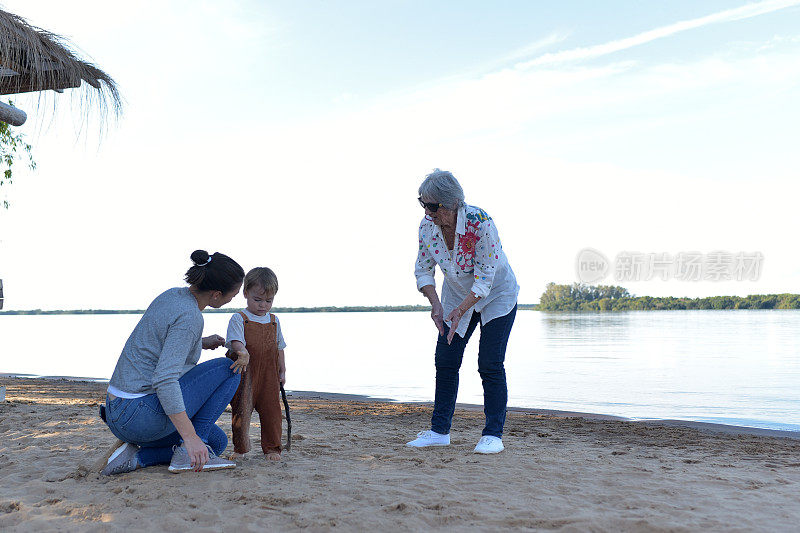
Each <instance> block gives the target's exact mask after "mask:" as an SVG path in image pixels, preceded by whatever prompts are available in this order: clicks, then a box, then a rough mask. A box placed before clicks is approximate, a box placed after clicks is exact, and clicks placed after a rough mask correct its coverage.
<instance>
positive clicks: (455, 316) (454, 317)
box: [447, 307, 465, 344]
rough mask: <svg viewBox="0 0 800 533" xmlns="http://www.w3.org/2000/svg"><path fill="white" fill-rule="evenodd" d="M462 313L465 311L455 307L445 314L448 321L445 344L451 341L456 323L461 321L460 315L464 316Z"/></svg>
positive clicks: (456, 327) (456, 326)
mask: <svg viewBox="0 0 800 533" xmlns="http://www.w3.org/2000/svg"><path fill="white" fill-rule="evenodd" d="M464 313H465V311H463V310H462V309H461V308H460V307H456V308H455V309H453V310H452V311H450V314H449V315H447V321H448V322H450V333H448V334H447V344H450V343H451V342H453V336H454V335H455V334H456V330H457V329H458V323H459V322H460V321H461V317H462V316H464Z"/></svg>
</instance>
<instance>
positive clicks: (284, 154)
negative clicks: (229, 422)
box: [0, 0, 800, 309]
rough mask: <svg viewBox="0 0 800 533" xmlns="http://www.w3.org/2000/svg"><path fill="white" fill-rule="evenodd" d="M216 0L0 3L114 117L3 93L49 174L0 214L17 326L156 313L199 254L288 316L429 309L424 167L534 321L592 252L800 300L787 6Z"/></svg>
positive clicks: (70, 98)
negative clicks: (99, 75)
mask: <svg viewBox="0 0 800 533" xmlns="http://www.w3.org/2000/svg"><path fill="white" fill-rule="evenodd" d="M222 4H223V3H221V2H211V1H202V0H201V1H198V0H192V1H188V0H185V1H184V0H162V1H158V2H156V1H150V0H143V1H140V2H129V3H125V4H124V5H122V4H121V5H119V6H117V5H116V4H109V3H108V2H100V1H95V0H86V1H79V2H77V3H75V2H72V3H64V2H60V1H51V0H37V1H36V2H31V1H30V0H13V1H11V0H5V1H3V0H0V5H2V6H3V7H2V8H3V9H5V10H7V11H11V12H13V13H16V14H18V15H21V16H23V17H26V18H27V19H28V20H29V22H30V23H32V24H33V25H36V26H39V27H42V28H46V29H47V30H50V31H53V32H56V33H58V34H61V35H63V36H64V37H66V38H67V39H68V40H69V41H70V42H71V43H72V44H73V45H74V47H75V49H76V50H77V51H78V52H79V54H81V55H82V57H84V58H86V59H88V60H90V61H93V62H95V63H96V64H97V65H99V66H100V67H101V68H103V69H104V70H105V71H106V72H108V73H109V74H110V75H111V76H112V77H113V78H114V79H115V80H116V81H117V82H118V84H119V88H120V91H121V92H122V95H123V98H124V103H125V105H124V110H123V113H122V115H121V116H120V118H119V119H116V120H115V119H113V118H112V119H110V120H108V121H107V123H105V125H104V126H103V125H102V124H103V123H102V122H101V121H100V120H99V117H97V116H94V115H93V116H92V117H90V118H89V119H83V118H82V115H81V113H80V105H79V102H80V92H78V91H75V90H71V91H70V90H68V91H66V92H65V93H64V94H55V93H50V94H49V95H46V96H45V97H44V99H43V100H40V99H38V97H36V96H23V95H20V96H16V97H14V102H15V104H16V105H17V106H19V107H21V108H22V109H24V110H25V111H27V112H28V115H29V120H28V123H26V124H25V125H24V126H22V127H21V128H18V131H20V132H22V133H24V134H25V135H26V138H27V139H28V141H29V142H30V143H31V144H32V145H33V147H34V148H33V150H34V157H35V159H36V161H37V164H38V166H37V169H36V170H35V171H33V172H31V171H27V170H25V169H23V168H22V167H21V166H18V167H17V168H15V174H14V176H15V180H14V183H13V185H12V186H11V187H9V188H6V191H5V194H6V195H7V199H8V201H9V202H10V203H11V207H10V208H9V209H8V210H5V211H3V212H0V278H2V279H3V281H4V289H5V291H4V292H5V308H6V309H36V308H39V309H76V308H94V309H98V308H104V309H131V308H133V309H137V308H144V307H146V306H147V305H148V304H149V302H150V301H152V299H153V298H154V297H155V296H156V295H157V294H159V293H160V292H161V291H163V290H165V289H167V288H169V287H172V286H179V285H182V284H183V281H182V277H183V274H184V272H185V271H186V269H187V268H188V267H189V266H190V265H191V263H190V260H189V255H190V253H191V252H192V251H193V250H195V249H197V248H202V249H206V250H208V251H211V252H213V251H220V252H223V253H226V254H228V255H230V256H231V257H233V258H234V259H236V260H237V261H238V262H239V263H240V264H242V266H243V267H244V268H245V269H246V270H247V269H249V268H251V267H254V266H269V267H271V268H272V269H273V270H275V272H276V274H277V275H278V279H279V282H280V287H281V289H280V291H279V293H278V296H277V298H276V305H278V306H327V305H337V306H345V305H405V304H424V303H426V301H425V300H424V298H423V297H422V296H421V295H420V294H419V293H418V292H417V291H416V286H415V281H414V276H413V267H414V260H415V258H416V247H417V235H416V232H417V228H418V225H419V221H420V219H421V217H422V215H423V213H422V210H421V208H420V206H419V205H418V203H417V200H416V197H417V189H418V187H419V184H420V183H421V182H422V180H423V179H424V176H425V175H426V174H427V173H428V172H430V171H431V170H432V169H433V168H437V167H438V168H442V169H447V170H450V171H452V172H453V173H454V175H455V176H456V177H457V178H458V179H459V181H460V182H461V184H462V186H463V188H464V190H465V194H466V200H467V203H470V204H472V205H477V206H480V207H482V208H483V209H485V210H486V211H487V212H488V213H489V214H490V215H491V216H492V217H493V218H494V220H495V223H496V226H497V228H498V230H499V233H500V238H501V240H502V242H503V247H504V249H505V251H506V254H507V256H508V258H509V261H510V264H511V266H512V268H513V270H514V272H515V273H516V275H517V279H518V282H519V284H520V286H521V291H520V297H519V298H520V302H522V303H535V302H537V301H538V300H539V296H540V295H541V293H542V292H543V291H544V289H545V286H546V284H547V283H548V282H551V281H553V282H556V283H573V282H575V281H578V277H577V273H576V266H575V263H576V258H577V256H578V253H579V252H580V251H581V250H582V249H584V248H587V247H588V248H593V249H595V250H598V251H600V252H601V253H603V254H604V255H605V256H607V257H608V258H609V259H613V258H614V257H615V256H617V254H620V253H625V252H638V253H656V254H662V253H668V254H679V253H681V252H701V253H704V254H710V253H711V252H714V251H727V252H730V253H738V252H746V253H754V252H759V253H761V254H762V255H763V258H764V259H763V262H762V264H761V271H760V276H759V278H758V280H748V281H736V280H730V281H681V280H677V279H668V280H666V281H664V280H649V281H629V282H628V281H626V282H617V281H616V280H614V279H613V277H611V276H610V277H609V278H607V279H606V280H605V281H604V283H609V284H619V285H624V286H625V287H626V288H628V289H629V290H630V291H631V292H632V293H634V294H638V295H652V296H667V295H671V296H692V297H697V296H712V295H723V294H735V295H742V296H744V295H747V294H756V293H783V292H794V293H798V292H800V247H798V245H797V244H796V239H794V238H793V237H794V233H795V229H796V227H797V224H796V220H797V209H796V205H797V200H796V198H797V194H798V192H800V185H798V178H799V177H800V176H798V174H799V173H800V161H798V159H799V158H800V155H799V154H800V151H798V150H797V148H796V147H797V145H798V141H800V138H799V137H800V134H798V124H800V98H797V95H798V90H800V0H796V1H790V0H785V1H784V0H780V1H778V0H774V1H773V0H765V1H756V2H746V1H741V0H740V1H716V0H707V1H704V2H696V1H693V0H692V1H681V0H675V1H671V2H659V3H653V2H640V3H633V2H627V1H613V0H612V1H606V2H594V1H541V2H528V1H518V2H516V1H508V2H502V3H485V2H464V1H459V2H454V1H453V2H446V1H442V2H435V3H433V2H422V1H419V2H414V1H399V0H398V1H384V2H366V1H364V2H361V1H348V2H336V3H333V2H322V1H317V2H311V1H309V2H266V1H255V0H232V1H230V2H225V3H224V5H222ZM54 105H55V110H54V109H53V107H54ZM437 279H438V281H439V282H440V283H441V279H442V278H441V275H440V273H439V274H437ZM243 303H244V300H243V298H241V297H237V299H236V300H234V301H233V303H232V305H239V306H241V305H243Z"/></svg>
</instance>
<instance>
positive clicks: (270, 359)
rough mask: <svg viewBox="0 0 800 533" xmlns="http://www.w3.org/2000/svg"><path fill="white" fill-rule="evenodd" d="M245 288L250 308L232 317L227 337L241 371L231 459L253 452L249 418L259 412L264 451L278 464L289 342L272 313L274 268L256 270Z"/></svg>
mask: <svg viewBox="0 0 800 533" xmlns="http://www.w3.org/2000/svg"><path fill="white" fill-rule="evenodd" d="M243 287H244V289H243V293H244V297H245V299H246V300H247V309H245V310H244V311H243V312H239V313H236V314H234V315H233V316H232V317H231V320H230V322H229V323H228V335H227V337H226V339H227V341H226V346H227V347H228V350H229V351H228V357H230V358H231V359H233V360H234V361H235V362H234V364H233V368H234V370H235V371H236V370H241V371H242V379H241V382H240V383H239V388H238V389H237V391H236V394H235V395H234V397H233V399H232V400H231V408H232V410H233V417H232V426H233V452H234V453H233V455H232V456H231V458H233V459H235V458H239V457H241V456H242V455H244V454H246V453H247V452H249V451H250V418H251V416H252V414H253V409H255V410H256V411H258V417H259V419H260V420H261V450H262V451H263V452H264V454H265V455H266V456H267V459H269V460H272V461H279V460H280V458H281V426H282V422H283V416H282V413H281V405H280V385H283V384H284V383H285V382H286V363H285V361H284V353H283V350H284V348H285V347H286V343H285V342H284V340H283V334H282V333H281V325H280V322H278V317H276V316H275V315H273V314H271V313H270V312H269V310H270V309H271V308H272V302H273V300H274V298H275V293H277V292H278V278H277V277H276V276H275V273H274V272H273V271H272V270H270V269H269V268H266V267H258V268H254V269H252V270H251V271H250V272H248V273H247V275H246V276H245V277H244V284H243Z"/></svg>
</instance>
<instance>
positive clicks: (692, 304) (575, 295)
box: [0, 283, 800, 315]
mask: <svg viewBox="0 0 800 533" xmlns="http://www.w3.org/2000/svg"><path fill="white" fill-rule="evenodd" d="M519 309H525V310H534V311H667V310H693V309H800V294H751V295H750V296H710V297H707V298H684V297H680V298H676V297H674V296H666V297H654V296H634V295H632V294H631V293H630V292H628V289H626V288H624V287H617V286H614V285H584V284H582V283H573V284H572V285H557V284H555V283H548V284H547V288H546V289H545V291H544V292H543V293H542V297H541V299H540V303H538V304H519ZM241 310H242V309H232V308H226V309H207V310H205V311H203V312H204V313H236V312H239V311H241ZM430 310H431V308H430V306H427V305H383V306H369V305H353V306H344V307H336V306H327V307H274V308H272V312H273V313H376V312H377V313H397V312H408V311H430ZM142 313H144V310H143V309H72V310H57V311H43V310H41V309H33V310H25V311H0V315H141V314H142Z"/></svg>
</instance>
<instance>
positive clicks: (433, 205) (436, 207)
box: [417, 196, 444, 213]
mask: <svg viewBox="0 0 800 533" xmlns="http://www.w3.org/2000/svg"><path fill="white" fill-rule="evenodd" d="M417 200H419V205H421V206H422V207H424V208H425V209H427V210H428V211H430V212H431V213H435V212H436V211H438V210H439V208H440V207H444V206H443V205H442V204H437V203H428V202H423V201H422V196H420V197H419V198H417Z"/></svg>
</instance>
